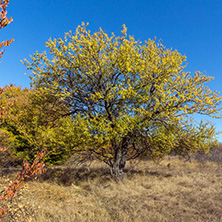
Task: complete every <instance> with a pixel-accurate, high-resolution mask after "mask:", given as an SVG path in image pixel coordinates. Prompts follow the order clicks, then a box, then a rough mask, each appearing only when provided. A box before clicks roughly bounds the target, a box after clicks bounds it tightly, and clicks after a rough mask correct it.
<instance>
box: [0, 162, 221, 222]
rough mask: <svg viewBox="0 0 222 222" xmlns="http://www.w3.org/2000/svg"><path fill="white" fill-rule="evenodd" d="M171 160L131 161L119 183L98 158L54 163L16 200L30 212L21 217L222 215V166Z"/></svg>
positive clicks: (44, 221) (67, 220)
mask: <svg viewBox="0 0 222 222" xmlns="http://www.w3.org/2000/svg"><path fill="white" fill-rule="evenodd" d="M168 163H169V160H168V159H165V160H163V161H162V162H160V163H159V164H155V163H153V162H150V161H142V162H141V163H140V164H137V165H135V163H129V164H128V166H127V170H126V171H127V172H126V177H125V179H124V180H123V181H122V182H120V183H118V184H117V183H115V182H114V181H113V180H112V179H111V178H110V176H109V170H108V169H107V167H106V166H104V165H103V164H101V163H97V162H95V163H93V164H92V165H91V166H90V167H87V166H81V167H79V168H75V167H61V168H58V167H57V168H52V169H48V171H47V172H46V173H45V174H44V175H42V176H41V178H39V179H38V180H36V181H34V180H33V181H28V182H27V183H26V186H25V188H24V189H23V191H22V193H21V195H20V199H17V200H16V201H15V203H14V204H17V202H19V204H20V206H21V207H20V208H21V209H23V211H25V212H26V214H29V215H30V217H29V219H27V218H28V217H26V219H24V220H22V219H21V218H22V217H20V219H19V220H18V219H17V220H15V221H34V222H39V221H41V222H57V221H58V222H63V221H64V222H71V221H75V222H76V221H81V222H84V221H96V222H100V221H101V222H108V221H109V222H110V221H121V222H122V221H138V222H139V221H141V222H144V221H148V222H149V221H150V222H154V221H155V222H157V221H158V222H159V221H179V222H183V221H186V222H188V221H189V222H192V221H195V222H196V221H209V222H213V221H214V222H219V221H222V182H221V181H222V171H221V166H218V165H217V164H215V163H210V162H209V163H205V164H204V165H203V164H200V163H198V162H192V163H189V162H182V161H179V160H178V159H176V158H174V159H172V160H171V161H170V165H168ZM2 182H3V181H2ZM25 207H26V208H25ZM21 211H22V210H20V212H21ZM17 218H18V217H17ZM3 221H10V222H11V221H13V219H12V217H11V218H9V216H8V219H7V218H5V219H4V220H3Z"/></svg>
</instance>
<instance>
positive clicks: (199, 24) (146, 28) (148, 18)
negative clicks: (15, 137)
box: [0, 0, 222, 142]
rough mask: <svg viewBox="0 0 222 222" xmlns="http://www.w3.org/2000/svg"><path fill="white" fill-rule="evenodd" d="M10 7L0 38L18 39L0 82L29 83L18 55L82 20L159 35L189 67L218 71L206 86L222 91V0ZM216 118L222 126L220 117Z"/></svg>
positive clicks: (47, 0) (50, 2) (44, 1)
mask: <svg viewBox="0 0 222 222" xmlns="http://www.w3.org/2000/svg"><path fill="white" fill-rule="evenodd" d="M7 10H8V16H9V17H10V16H12V17H13V19H14V21H13V22H12V23H11V24H10V25H8V26H7V27H6V28H4V29H1V30H0V32H1V35H0V41H3V40H6V39H9V38H11V37H13V38H15V41H14V42H13V44H12V45H11V46H9V47H6V48H5V49H6V51H5V53H4V56H3V58H2V59H1V63H0V77H1V82H0V86H4V85H6V84H9V83H13V84H16V85H20V86H22V87H26V86H29V83H30V80H29V78H28V77H27V76H26V75H25V74H24V73H26V67H25V66H24V65H23V64H22V63H21V62H20V60H23V59H24V58H27V59H29V55H31V54H33V53H34V52H36V51H39V52H42V51H44V50H46V48H45V46H44V43H45V42H46V41H47V40H48V39H49V37H52V38H59V37H64V33H65V32H68V31H69V30H72V31H74V30H75V29H76V27H77V26H78V25H80V24H81V23H82V21H83V22H85V23H86V22H89V26H88V28H89V29H90V30H91V31H92V32H95V31H97V30H98V28H99V27H102V29H103V30H104V31H105V32H107V33H108V34H111V32H114V33H115V34H116V35H119V34H120V30H121V29H122V25H123V24H125V25H126V26H127V28H128V34H130V35H134V37H135V39H140V40H141V41H144V40H147V39H148V38H151V39H153V38H154V37H156V38H157V39H158V40H159V39H161V40H162V43H163V44H164V45H165V46H166V47H167V48H173V49H177V50H178V51H179V52H180V53H182V54H184V55H186V56H187V62H188V65H187V68H186V70H187V71H191V72H192V73H193V72H195V71H197V70H199V71H201V72H204V73H206V74H207V75H211V76H214V77H215V80H214V81H212V82H211V83H209V84H208V86H209V87H210V88H211V89H213V90H218V91H221V88H222V86H221V85H222V25H221V24H222V13H221V12H222V1H221V0H192V1H191V0H134V1H133V0H125V1H123V0H85V1H84V0H82V1H79V0H78V1H75V0H66V1H61V0H60V1H59V0H38V1H36V0H10V3H9V6H8V8H7ZM221 95H222V94H221ZM196 118H197V119H200V117H196ZM203 119H205V117H203ZM210 120H212V119H210ZM212 122H215V123H216V126H217V129H218V130H221V131H222V120H215V119H213V120H212ZM220 141H221V142H222V136H220Z"/></svg>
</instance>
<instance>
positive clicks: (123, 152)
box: [110, 139, 128, 182]
mask: <svg viewBox="0 0 222 222" xmlns="http://www.w3.org/2000/svg"><path fill="white" fill-rule="evenodd" d="M116 148H117V147H116ZM127 151H128V143H127V140H126V139H124V140H123V143H122V146H121V147H118V148H117V149H116V151H115V157H114V160H113V164H112V165H111V166H110V171H111V175H112V176H113V178H114V179H115V180H116V181H117V182H118V181H119V180H122V179H123V176H124V168H125V165H126V161H127Z"/></svg>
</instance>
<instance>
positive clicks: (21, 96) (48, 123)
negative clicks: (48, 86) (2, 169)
mask: <svg viewBox="0 0 222 222" xmlns="http://www.w3.org/2000/svg"><path fill="white" fill-rule="evenodd" d="M39 100H40V101H39ZM0 103H1V104H2V106H4V107H5V108H6V109H7V115H5V116H2V120H4V123H3V124H2V125H1V126H0V140H1V142H4V143H5V144H7V146H8V148H9V149H8V158H0V163H1V160H2V161H4V162H6V164H7V165H8V163H10V164H11V165H12V164H13V163H15V164H18V163H19V162H22V160H23V159H24V158H25V159H27V160H29V161H32V159H33V157H34V156H33V155H34V154H35V153H36V151H41V150H42V149H43V148H45V149H47V155H46V156H45V159H44V160H45V162H50V163H52V164H55V163H59V162H61V161H62V160H64V159H66V158H67V157H68V155H69V153H70V149H69V143H63V145H61V143H60V144H59V145H58V143H56V138H57V137H58V135H57V134H58V133H60V130H61V129H60V130H59V128H62V127H65V123H66V122H67V119H70V117H69V116H67V117H66V118H61V117H59V116H58V115H57V113H66V112H67V111H68V109H67V107H65V106H64V104H62V103H61V100H59V99H57V98H55V97H54V96H53V95H52V94H50V93H49V92H47V91H46V90H34V89H32V90H31V89H29V88H25V89H22V88H21V87H17V86H15V85H11V86H10V87H7V89H5V90H4V92H3V93H2V94H1V96H0ZM9 103H10V104H11V105H10V106H9ZM53 138H54V139H53ZM4 165H5V164H4Z"/></svg>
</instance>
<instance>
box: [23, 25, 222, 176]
mask: <svg viewBox="0 0 222 222" xmlns="http://www.w3.org/2000/svg"><path fill="white" fill-rule="evenodd" d="M46 47H47V48H49V52H48V53H46V52H43V53H38V52H36V53H35V54H34V55H33V56H31V60H32V61H31V62H29V61H28V60H25V61H24V63H25V65H26V66H27V68H28V70H31V71H32V73H31V74H30V78H31V80H32V86H33V87H34V88H35V89H41V88H42V89H46V90H48V91H49V92H50V93H51V94H53V95H55V96H56V97H58V98H60V99H61V100H62V101H63V103H64V104H66V107H68V109H67V112H66V113H59V112H58V113H57V115H60V116H61V117H62V116H67V115H70V116H72V118H73V122H72V123H71V124H72V126H71V128H72V132H73V150H74V151H78V152H79V151H82V152H85V153H90V154H93V155H94V156H96V157H97V158H99V159H100V160H102V161H104V162H105V163H107V164H108V165H109V166H110V169H111V173H112V174H113V175H114V176H115V177H116V178H119V177H121V175H122V174H123V169H124V166H125V163H126V161H127V160H129V159H133V158H137V157H139V156H141V155H148V156H152V157H161V156H163V155H165V154H169V153H170V152H171V151H172V150H176V151H179V153H180V154H183V153H187V152H190V151H193V152H195V151H196V150H197V149H204V150H207V149H209V148H210V145H211V144H212V143H214V142H215V141H216V140H215V137H214V136H215V127H214V126H212V125H211V124H207V123H204V122H201V123H200V125H199V126H198V125H196V124H194V123H192V120H191V119H190V116H191V115H190V114H194V113H198V114H203V115H208V116H211V117H216V118H219V117H220V110H221V108H220V107H219V104H220V102H221V97H220V96H219V92H217V91H212V90H210V89H209V88H208V87H207V86H206V85H205V84H206V83H207V82H210V81H211V80H212V79H213V77H210V76H206V75H204V74H202V73H201V72H199V71H198V72H195V73H194V74H191V73H190V72H186V71H184V68H185V66H186V64H185V62H186V56H183V55H181V54H180V53H179V52H178V51H177V50H172V49H167V48H165V47H164V46H163V44H162V43H161V42H158V41H156V40H155V39H154V40H151V39H149V40H148V41H145V42H144V43H142V42H140V41H137V40H135V39H134V37H133V36H128V35H127V28H126V27H125V25H123V30H122V31H121V36H115V35H114V34H113V33H112V35H111V37H109V36H108V35H107V34H106V33H105V32H104V31H103V30H102V29H101V28H100V29H99V31H98V32H95V33H93V34H91V32H90V30H87V26H86V25H85V24H84V23H83V24H82V25H81V26H78V27H77V29H76V31H75V32H74V33H72V32H71V31H70V32H69V33H66V34H65V38H64V39H61V38H59V39H49V41H48V42H46Z"/></svg>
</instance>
